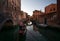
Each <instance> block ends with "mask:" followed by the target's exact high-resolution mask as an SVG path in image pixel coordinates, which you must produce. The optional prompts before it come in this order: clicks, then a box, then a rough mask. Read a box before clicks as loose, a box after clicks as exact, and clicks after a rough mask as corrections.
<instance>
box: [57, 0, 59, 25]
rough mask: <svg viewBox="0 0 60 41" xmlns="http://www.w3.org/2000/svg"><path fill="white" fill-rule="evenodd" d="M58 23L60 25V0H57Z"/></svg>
mask: <svg viewBox="0 0 60 41" xmlns="http://www.w3.org/2000/svg"><path fill="white" fill-rule="evenodd" d="M57 23H58V25H60V0H57Z"/></svg>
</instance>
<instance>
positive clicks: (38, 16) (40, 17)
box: [33, 10, 44, 23]
mask: <svg viewBox="0 0 60 41" xmlns="http://www.w3.org/2000/svg"><path fill="white" fill-rule="evenodd" d="M33 20H35V21H37V22H39V23H43V22H44V13H43V12H42V11H40V10H35V11H33Z"/></svg>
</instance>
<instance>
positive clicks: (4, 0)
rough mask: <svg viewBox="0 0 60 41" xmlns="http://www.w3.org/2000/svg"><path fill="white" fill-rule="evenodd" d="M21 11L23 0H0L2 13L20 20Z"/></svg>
mask: <svg viewBox="0 0 60 41" xmlns="http://www.w3.org/2000/svg"><path fill="white" fill-rule="evenodd" d="M20 11H21V0H0V15H1V16H2V15H3V16H4V17H6V18H13V21H15V22H16V21H18V20H17V18H18V15H19V14H20Z"/></svg>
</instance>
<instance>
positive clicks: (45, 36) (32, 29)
mask: <svg viewBox="0 0 60 41" xmlns="http://www.w3.org/2000/svg"><path fill="white" fill-rule="evenodd" d="M26 27H27V33H26V36H25V38H22V40H23V41H60V32H59V31H55V30H52V29H44V28H38V27H36V26H33V25H31V26H26ZM20 41H21V40H20Z"/></svg>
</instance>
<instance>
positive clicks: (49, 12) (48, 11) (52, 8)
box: [45, 4, 57, 25]
mask: <svg viewBox="0 0 60 41" xmlns="http://www.w3.org/2000/svg"><path fill="white" fill-rule="evenodd" d="M45 18H46V20H47V24H48V25H56V24H57V20H56V19H57V4H50V5H48V6H46V7H45Z"/></svg>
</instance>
